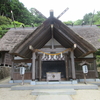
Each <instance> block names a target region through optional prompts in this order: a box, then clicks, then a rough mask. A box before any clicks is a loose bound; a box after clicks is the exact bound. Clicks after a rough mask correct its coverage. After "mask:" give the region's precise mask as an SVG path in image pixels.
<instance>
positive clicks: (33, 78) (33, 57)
mask: <svg viewBox="0 0 100 100" xmlns="http://www.w3.org/2000/svg"><path fill="white" fill-rule="evenodd" d="M32 81H35V52H33V54H32Z"/></svg>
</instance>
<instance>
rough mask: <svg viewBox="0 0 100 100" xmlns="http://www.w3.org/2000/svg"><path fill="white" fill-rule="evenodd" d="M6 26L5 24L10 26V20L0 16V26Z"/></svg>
mask: <svg viewBox="0 0 100 100" xmlns="http://www.w3.org/2000/svg"><path fill="white" fill-rule="evenodd" d="M3 24H5V25H7V24H11V19H9V18H7V17H5V16H0V25H3Z"/></svg>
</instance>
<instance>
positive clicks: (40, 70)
mask: <svg viewBox="0 0 100 100" xmlns="http://www.w3.org/2000/svg"><path fill="white" fill-rule="evenodd" d="M41 56H42V55H40V56H39V81H41V75H42V74H41V73H42V69H41Z"/></svg>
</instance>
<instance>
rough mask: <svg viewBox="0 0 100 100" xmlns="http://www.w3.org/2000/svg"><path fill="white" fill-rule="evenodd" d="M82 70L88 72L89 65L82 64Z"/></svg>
mask: <svg viewBox="0 0 100 100" xmlns="http://www.w3.org/2000/svg"><path fill="white" fill-rule="evenodd" d="M82 70H83V73H88V67H87V65H83V66H82Z"/></svg>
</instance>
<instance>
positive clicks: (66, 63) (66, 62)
mask: <svg viewBox="0 0 100 100" xmlns="http://www.w3.org/2000/svg"><path fill="white" fill-rule="evenodd" d="M65 65H66V79H67V80H68V78H69V77H68V57H67V55H65Z"/></svg>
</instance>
